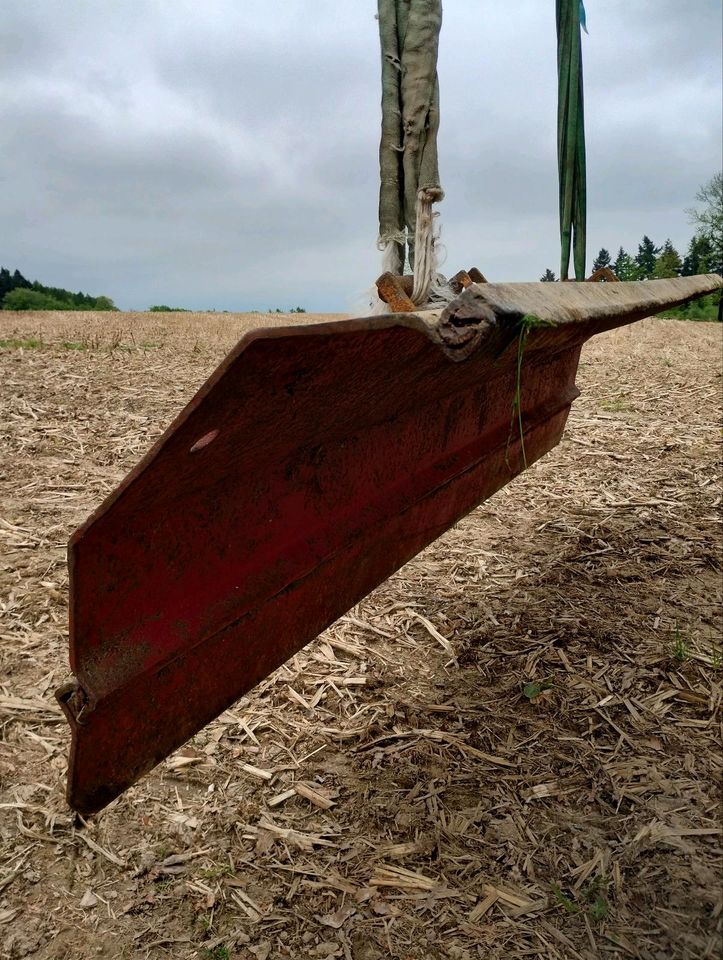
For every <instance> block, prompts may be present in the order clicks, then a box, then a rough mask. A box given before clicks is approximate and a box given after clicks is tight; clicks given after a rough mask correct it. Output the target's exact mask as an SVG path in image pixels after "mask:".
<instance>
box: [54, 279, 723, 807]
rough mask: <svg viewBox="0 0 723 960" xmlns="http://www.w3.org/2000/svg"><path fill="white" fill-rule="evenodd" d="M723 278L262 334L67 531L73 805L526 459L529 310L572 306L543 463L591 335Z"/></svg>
mask: <svg viewBox="0 0 723 960" xmlns="http://www.w3.org/2000/svg"><path fill="white" fill-rule="evenodd" d="M719 283H720V278H714V279H711V278H686V279H685V280H684V281H683V280H679V281H654V282H652V283H648V284H610V285H605V284H600V285H597V284H595V285H592V284H579V285H578V284H558V285H553V284H520V285H515V284H507V285H500V284H484V285H473V286H471V287H469V288H468V289H467V290H465V291H464V292H463V294H462V295H461V296H460V297H459V298H458V299H457V300H456V301H454V303H453V304H451V305H450V306H449V307H448V308H447V309H446V310H445V311H444V313H442V314H441V315H440V314H439V313H433V312H430V313H429V314H426V315H422V314H404V315H402V314H397V315H394V316H386V317H375V318H368V319H362V320H348V321H342V322H339V323H333V324H320V325H317V326H306V327H289V328H276V329H274V330H259V331H255V332H253V333H252V334H249V335H247V336H246V337H244V339H243V340H242V341H241V342H240V343H239V344H238V346H237V347H236V348H235V349H234V350H233V351H232V352H231V354H230V355H229V356H228V357H227V359H226V360H225V361H224V362H223V363H222V364H221V366H220V367H219V368H218V369H217V370H216V372H215V373H214V374H213V376H212V377H211V378H210V379H209V381H208V382H207V383H206V384H205V385H204V386H203V387H202V389H201V390H200V391H199V393H198V394H197V395H196V396H195V397H194V399H193V400H192V401H191V402H190V403H189V404H188V406H187V407H186V408H185V409H184V410H183V411H182V413H181V414H180V416H179V417H178V418H177V419H176V421H175V422H174V423H173V424H172V425H171V426H170V427H169V429H168V430H167V431H166V433H165V434H164V436H163V437H162V438H161V440H160V441H159V442H158V443H157V444H156V446H155V447H154V448H153V449H152V450H151V452H150V453H149V454H148V455H147V456H146V457H145V458H144V460H143V461H142V462H141V463H140V464H139V465H138V467H136V469H135V470H134V471H133V472H132V473H131V474H130V475H129V476H128V477H127V478H126V480H125V481H124V482H123V483H122V484H121V486H120V487H119V488H118V489H117V490H116V491H115V493H113V494H112V495H111V497H109V498H108V500H107V501H106V502H105V503H104V504H103V505H102V506H101V507H100V508H99V510H97V511H96V513H95V514H94V515H93V516H92V517H91V518H90V519H89V520H88V522H87V523H86V524H84V526H83V527H81V528H80V529H79V530H78V531H77V532H76V534H75V535H74V536H73V538H72V540H71V542H70V546H69V562H70V577H71V606H70V664H71V669H72V671H73V673H74V674H75V680H74V681H73V682H72V683H70V684H67V685H66V686H65V687H63V688H61V689H60V690H59V691H58V698H59V700H60V702H61V704H62V705H63V708H64V710H65V713H66V716H67V718H68V720H69V722H70V725H71V728H72V735H73V737H72V749H71V761H70V770H69V780H68V799H69V802H70V804H71V806H73V807H74V808H75V809H77V810H79V811H80V812H82V813H85V814H88V813H92V812H94V811H97V810H99V809H100V808H102V807H103V806H105V805H106V804H107V803H109V802H110V801H111V800H112V799H113V798H114V797H116V796H118V794H120V793H121V792H122V791H123V790H124V789H126V788H127V787H128V786H130V785H131V784H132V783H134V782H135V781H136V780H137V779H138V778H139V777H140V776H142V775H143V774H144V773H145V772H146V771H148V770H149V769H150V768H151V767H153V766H154V765H155V764H156V763H158V762H159V761H160V760H162V759H163V758H164V757H165V756H167V755H168V754H169V753H170V752H171V751H172V750H174V749H175V748H177V747H178V746H180V745H181V744H182V743H184V742H185V741H186V740H187V739H188V738H189V737H191V736H192V735H193V734H194V733H196V732H197V731H198V730H199V729H200V728H201V727H203V726H204V725H205V724H206V723H208V722H209V721H210V720H212V719H213V718H214V717H216V716H218V714H219V713H221V712H222V711H223V710H224V709H226V708H227V707H228V706H230V705H231V704H232V703H233V702H234V701H235V700H237V699H238V698H239V697H240V696H241V695H242V694H243V693H245V692H246V691H247V690H249V689H250V688H251V687H253V686H254V685H255V684H256V683H258V682H259V681H260V680H262V679H263V678H264V677H266V676H268V674H269V673H271V672H272V671H273V670H274V669H275V668H276V667H278V666H279V665H280V664H282V663H283V662H284V661H285V660H287V659H288V658H289V657H290V656H292V655H293V654H294V653H295V652H296V651H297V650H298V649H300V648H301V647H302V646H304V645H305V644H306V643H308V642H309V641H310V640H311V639H313V638H314V637H315V636H317V634H318V633H320V632H321V631H322V630H323V629H324V628H325V627H327V626H328V625H329V624H331V623H332V622H333V621H334V620H335V619H337V618H338V617H339V616H341V615H342V614H343V613H345V612H346V611H347V610H348V609H349V608H350V607H351V606H353V605H354V604H355V603H356V602H357V601H358V600H360V599H361V598H362V597H363V596H365V595H366V594H367V593H368V592H369V591H370V590H372V589H373V588H374V587H375V586H377V585H378V584H379V583H381V582H382V581H383V580H385V579H386V578H387V577H388V576H390V575H391V574H392V573H393V572H394V571H395V570H397V569H399V567H400V566H402V565H403V564H404V563H406V562H407V561H408V560H409V559H411V558H412V557H413V556H414V555H415V554H416V553H417V552H419V550H421V549H423V548H424V547H425V546H426V545H428V544H429V543H431V542H432V541H433V540H434V539H436V538H437V537H438V536H439V535H440V534H442V533H443V532H444V531H445V530H447V529H448V528H449V527H450V526H451V525H452V524H453V523H455V522H456V521H457V520H459V519H460V518H461V517H463V516H464V515H465V514H466V513H468V512H469V511H470V510H472V509H473V508H474V507H475V506H477V505H478V504H479V503H481V502H482V501H483V500H485V499H486V498H487V497H489V496H490V495H491V494H493V493H494V492H495V491H496V490H498V489H499V488H500V487H502V486H503V485H504V484H506V483H507V482H508V481H509V480H510V479H512V478H513V477H514V476H515V475H516V474H517V473H519V472H520V470H521V469H522V452H521V446H520V436H519V428H518V425H517V423H516V421H515V423H513V422H512V410H513V403H514V397H515V393H516V389H517V372H516V371H517V333H518V331H519V329H520V322H521V319H522V316H523V315H526V314H530V313H532V312H534V313H535V314H536V316H538V317H539V318H540V319H542V320H551V319H554V320H555V325H554V326H544V327H539V328H535V329H532V330H531V331H530V333H529V336H528V339H527V343H526V346H525V353H524V362H523V369H522V378H521V384H520V387H521V400H522V403H521V407H522V421H523V425H524V446H525V454H526V457H527V462H528V463H532V462H533V461H534V460H536V459H537V458H539V457H540V456H542V455H543V454H544V453H546V452H547V451H548V450H550V449H551V448H552V447H553V446H555V444H557V443H558V441H559V440H560V437H561V435H562V431H563V428H564V426H565V421H566V419H567V415H568V411H569V407H570V404H571V403H572V401H573V400H574V398H575V397H576V396H577V390H576V387H575V374H576V371H577V364H578V359H579V354H580V349H581V347H582V344H583V343H584V341H585V340H586V339H587V338H589V337H590V336H592V335H593V334H594V333H597V332H599V331H600V330H603V329H609V328H611V327H614V326H618V325H620V324H622V323H626V322H631V321H632V320H635V319H638V318H640V317H642V316H645V315H647V314H648V313H650V312H652V310H653V309H656V310H659V309H662V306H666V305H667V306H669V305H673V304H674V303H680V302H683V301H684V300H687V299H690V298H692V297H694V296H699V295H701V294H702V293H705V292H708V291H709V290H711V289H714V288H715V287H716V285H718V284H719ZM656 284H663V285H666V286H663V287H661V286H656ZM671 285H672V286H671ZM546 288H553V290H552V292H551V293H550V292H549V291H548V290H547V289H546ZM599 291H600V293H598V292H599ZM611 291H612V293H611ZM616 291H623V292H624V293H625V296H623V297H621V296H620V294H618V293H617V292H616ZM601 294H602V295H601ZM611 296H612V298H613V299H612V300H611V299H610V298H611ZM661 297H663V301H664V302H663V303H662V306H661V302H660V298H661ZM615 298H617V299H615ZM531 304H532V305H534V306H536V309H532V308H531Z"/></svg>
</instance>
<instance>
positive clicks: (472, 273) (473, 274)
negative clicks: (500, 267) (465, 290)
mask: <svg viewBox="0 0 723 960" xmlns="http://www.w3.org/2000/svg"><path fill="white" fill-rule="evenodd" d="M467 275H468V276H469V278H470V280H471V281H472V283H487V280H486V279H485V275H484V274H483V273H481V272H480V271H479V270H478V269H477V267H470V268H469V270H468V271H467Z"/></svg>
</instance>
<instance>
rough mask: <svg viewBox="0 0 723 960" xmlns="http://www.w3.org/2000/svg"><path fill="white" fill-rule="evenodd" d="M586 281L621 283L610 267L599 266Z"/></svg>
mask: <svg viewBox="0 0 723 960" xmlns="http://www.w3.org/2000/svg"><path fill="white" fill-rule="evenodd" d="M586 283H620V279H619V277H616V276H615V274H614V273H613V271H612V270H611V269H610V267H598V268H597V270H594V271H593V272H592V273H591V274H590V276H589V277H588V278H587V280H586Z"/></svg>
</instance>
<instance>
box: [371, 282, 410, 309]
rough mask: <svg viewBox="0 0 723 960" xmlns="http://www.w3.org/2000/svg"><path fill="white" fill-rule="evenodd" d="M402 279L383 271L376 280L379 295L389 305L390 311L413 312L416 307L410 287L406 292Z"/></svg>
mask: <svg viewBox="0 0 723 960" xmlns="http://www.w3.org/2000/svg"><path fill="white" fill-rule="evenodd" d="M404 279H405V278H404V277H398V276H396V275H395V274H393V273H383V274H382V275H381V277H379V279H378V280H377V292H378V294H379V297H380V299H381V300H383V301H384V303H386V304H387V305H388V306H389V308H390V309H391V311H392V313H414V311H415V310H416V309H417V308H416V307H415V306H414V301H413V300H412V299H411V293H412V291H411V289H410V290H409V293H407V291H406V290H405V288H404ZM412 279H413V278H412Z"/></svg>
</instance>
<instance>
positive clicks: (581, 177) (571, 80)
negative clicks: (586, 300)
mask: <svg viewBox="0 0 723 960" xmlns="http://www.w3.org/2000/svg"><path fill="white" fill-rule="evenodd" d="M556 2H557V79H558V99H557V168H558V174H559V181H560V280H567V278H568V276H567V274H568V268H569V264H570V247H571V246H572V248H573V263H574V265H575V278H576V279H577V280H584V279H585V233H586V219H587V187H586V174H585V116H584V105H583V87H582V40H581V36H580V27H581V24H582V26H584V22H585V21H584V17H585V10H584V7H583V5H582V3H581V0H556Z"/></svg>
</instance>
